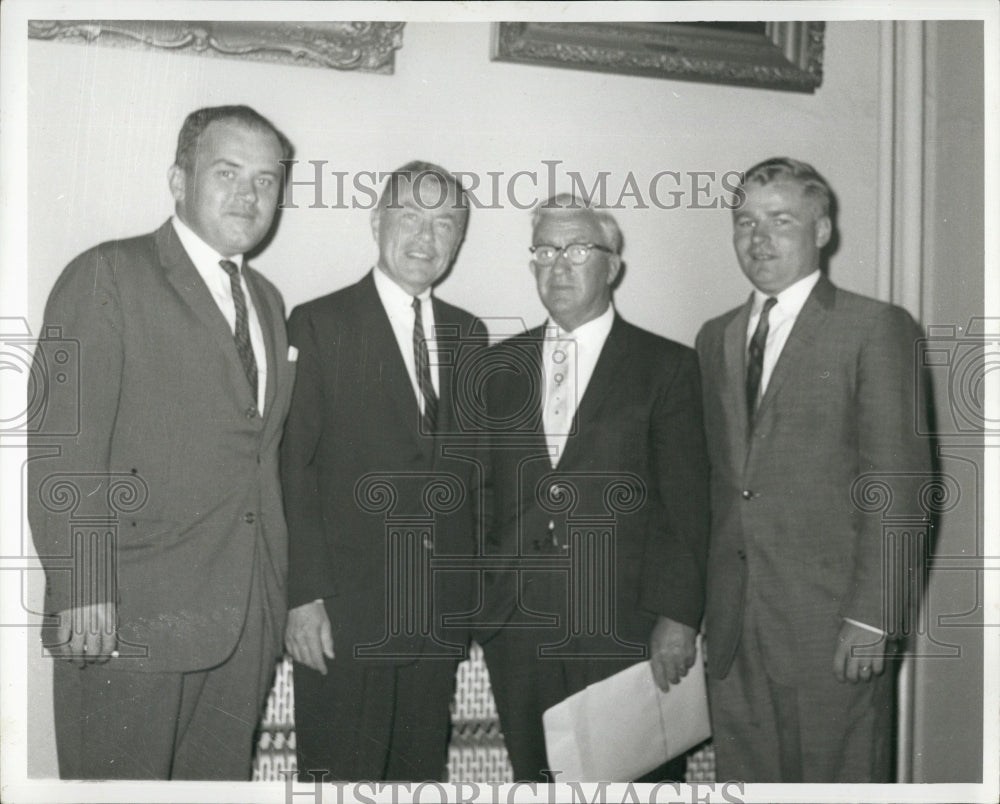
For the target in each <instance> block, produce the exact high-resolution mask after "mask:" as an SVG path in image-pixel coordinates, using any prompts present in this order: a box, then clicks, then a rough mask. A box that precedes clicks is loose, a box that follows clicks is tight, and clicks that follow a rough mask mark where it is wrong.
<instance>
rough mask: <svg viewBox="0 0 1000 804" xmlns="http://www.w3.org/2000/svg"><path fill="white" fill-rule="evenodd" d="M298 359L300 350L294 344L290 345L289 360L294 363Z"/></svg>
mask: <svg viewBox="0 0 1000 804" xmlns="http://www.w3.org/2000/svg"><path fill="white" fill-rule="evenodd" d="M298 359H299V350H298V349H296V348H295V347H294V346H289V347H288V362H289V363H294V362H295V361H296V360H298Z"/></svg>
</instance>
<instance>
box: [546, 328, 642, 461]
mask: <svg viewBox="0 0 1000 804" xmlns="http://www.w3.org/2000/svg"><path fill="white" fill-rule="evenodd" d="M628 353H629V350H628V330H627V329H626V326H625V322H624V321H622V319H621V318H619V316H618V314H617V313H615V318H614V322H613V323H612V325H611V331H610V332H609V333H608V337H607V340H605V341H604V347H603V348H602V349H601V354H600V356H599V357H598V358H597V363H596V365H595V366H594V373H593V374H592V375H591V376H590V382H588V383H587V389H586V390H585V391H584V392H583V398H582V399H580V403H579V404H578V405H577V408H576V415H575V416H574V417H573V425H572V427H571V428H570V437H569V438H568V439H567V441H566V448H565V449H564V450H563V454H562V455H561V456H559V463H558V464H557V466H563V465H564V464H566V463H569V460H570V458H571V457H572V456H573V455H574V454H575V453H576V452H577V450H579V449H581V448H583V447H586V446H588V445H587V444H586V439H585V438H584V433H586V431H587V428H588V427H589V425H590V423H591V422H592V421H593V419H594V417H595V416H597V414H598V412H599V411H600V409H601V404H602V403H603V402H604V400H605V398H606V397H607V395H608V393H609V392H610V391H611V388H612V387H613V386H614V385H615V378H616V377H617V376H618V374H619V372H621V370H622V367H623V366H624V365H625V361H626V360H627V359H628ZM542 404H545V403H544V401H543V402H542Z"/></svg>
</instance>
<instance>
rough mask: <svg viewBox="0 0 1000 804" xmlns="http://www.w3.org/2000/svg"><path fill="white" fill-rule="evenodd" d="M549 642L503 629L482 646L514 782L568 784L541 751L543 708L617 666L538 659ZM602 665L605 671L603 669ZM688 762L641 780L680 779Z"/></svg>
mask: <svg viewBox="0 0 1000 804" xmlns="http://www.w3.org/2000/svg"><path fill="white" fill-rule="evenodd" d="M549 642H552V634H551V631H542V632H540V631H537V630H533V629H530V628H527V629H524V628H502V629H500V630H499V631H497V632H496V634H495V635H494V636H493V637H492V638H490V639H489V640H488V641H486V643H485V644H484V645H483V655H484V657H485V659H486V667H487V670H488V671H489V674H490V686H491V687H492V689H493V699H494V701H496V705H497V714H498V715H499V716H500V729H501V730H502V731H503V737H504V743H505V745H506V746H507V754H508V756H509V757H510V764H511V766H512V768H513V769H514V779H515V780H516V781H529V782H546V781H554V782H572V781H578V780H576V779H567V778H565V776H563V775H561V773H560V769H559V768H550V766H549V762H548V757H547V754H546V751H545V730H544V727H543V725H542V715H543V714H544V712H545V710H546V709H548V708H549V707H551V706H554V705H555V704H557V703H559V702H560V701H562V700H565V699H566V698H568V697H569V696H570V695H573V694H574V693H577V692H579V691H580V690H582V689H584V688H586V687H587V685H588V684H589V683H592V682H593V681H596V680H598V679H599V678H602V677H606V676H607V675H610V674H611V673H612V672H614V671H615V670H620V669H624V667H625V666H627V664H628V663H627V662H624V663H622V665H621V666H617V665H615V666H613V667H612V666H611V665H610V664H609V663H607V662H604V663H603V665H604V666H603V668H602V669H601V671H600V672H595V671H594V668H592V667H588V666H586V663H587V662H590V661H593V660H588V659H585V658H549V657H539V655H538V646H539V645H541V644H545V643H549ZM605 668H606V669H605ZM686 767H687V760H686V758H685V757H683V756H681V757H678V758H676V759H674V760H671V761H670V762H668V763H666V764H664V765H662V766H660V767H659V768H656V769H655V770H654V771H652V772H650V773H649V774H647V775H646V776H644V777H642V779H641V780H637V781H642V782H660V781H682V780H683V779H684V773H685V769H686Z"/></svg>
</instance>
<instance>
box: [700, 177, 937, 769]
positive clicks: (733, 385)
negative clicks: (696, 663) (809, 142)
mask: <svg viewBox="0 0 1000 804" xmlns="http://www.w3.org/2000/svg"><path fill="white" fill-rule="evenodd" d="M737 201H738V203H737V205H736V206H735V208H734V210H733V227H734V230H733V244H734V246H735V249H736V255H737V258H738V260H739V263H740V267H741V268H742V269H743V272H744V274H746V276H747V278H748V279H749V280H750V282H751V283H752V284H753V286H754V292H753V293H752V294H751V297H750V299H749V300H748V301H747V302H746V303H745V304H743V305H741V306H740V307H738V308H736V309H735V310H731V311H730V312H728V313H726V314H725V315H723V316H721V317H719V318H716V319H713V320H712V321H709V322H708V323H707V324H705V326H704V327H703V328H702V331H701V332H700V334H699V335H698V339H697V350H698V356H699V359H700V361H701V370H702V382H703V387H704V397H705V426H706V432H707V435H708V443H709V455H710V459H711V466H712V536H711V546H710V550H709V561H708V598H707V603H706V613H705V631H706V638H707V652H708V672H709V701H710V705H711V713H712V728H713V735H714V736H713V739H714V744H715V753H716V767H717V778H718V779H720V780H721V779H740V780H743V781H748V782H827V783H829V782H884V781H890V780H891V778H890V777H891V755H892V752H891V734H892V718H891V715H892V703H893V672H892V666H893V664H892V662H891V661H889V657H888V654H889V650H888V649H887V636H889V635H891V634H893V633H894V632H895V631H896V630H897V625H896V623H895V622H894V621H893V620H892V619H891V617H890V612H891V611H893V610H895V608H896V607H895V606H893V607H890V606H887V605H886V603H887V602H889V600H890V598H889V596H890V595H892V593H893V590H892V589H889V588H886V587H885V586H884V584H883V580H882V579H883V575H884V574H885V573H886V572H887V571H888V569H889V567H888V565H887V564H886V562H887V561H889V560H891V559H890V557H889V556H888V554H887V551H886V549H885V547H886V546H885V545H884V544H883V538H882V525H881V522H880V520H879V517H878V515H876V514H871V513H865V512H863V511H862V510H860V509H859V508H858V506H856V505H855V504H854V503H853V501H852V487H853V486H854V484H855V482H856V481H858V480H859V478H861V477H862V476H863V475H868V474H872V473H875V474H876V475H877V476H878V477H879V478H880V479H881V480H883V481H884V483H885V484H886V485H885V488H888V489H889V490H890V493H891V494H892V496H893V499H894V505H895V506H897V510H898V511H900V512H902V513H906V512H907V511H908V510H910V509H911V508H913V507H914V505H915V503H916V496H917V495H916V494H914V493H913V491H914V484H916V483H919V482H920V481H922V480H923V479H925V475H924V473H926V472H927V471H928V468H929V449H928V447H927V445H926V443H924V442H922V441H921V440H920V439H919V438H917V436H916V435H915V433H916V432H918V428H917V421H916V416H917V415H921V414H920V411H919V410H918V409H917V404H916V403H915V400H916V399H917V393H916V387H915V384H914V370H915V369H914V366H915V360H914V348H915V343H916V341H917V340H918V339H919V338H920V331H919V329H918V328H917V327H916V325H915V324H914V322H913V320H912V319H911V318H910V316H909V315H908V314H907V313H906V312H905V311H904V310H902V309H900V308H899V307H894V306H892V305H889V304H885V303H882V302H878V301H875V300H872V299H868V298H864V297H862V296H857V295H855V294H853V293H848V292H846V291H843V290H840V289H839V288H836V287H834V286H833V284H831V282H830V281H829V280H828V279H827V278H826V276H825V275H823V274H822V273H821V272H820V260H821V253H822V251H823V249H824V247H825V246H826V245H827V244H828V243H829V241H830V238H831V235H832V233H833V224H832V222H831V218H830V203H831V192H830V188H829V187H828V185H827V183H826V182H825V180H824V179H823V178H822V177H821V176H819V174H817V173H816V171H815V170H814V169H813V168H812V167H811V166H810V165H807V164H805V163H803V162H799V161H797V160H794V159H787V158H775V159H770V160H767V161H765V162H762V163H760V164H758V165H756V166H755V167H753V168H751V169H750V170H749V171H748V172H747V174H746V176H745V178H744V181H743V183H742V185H741V186H740V188H739V190H738V192H737ZM917 513H919V509H918V510H917Z"/></svg>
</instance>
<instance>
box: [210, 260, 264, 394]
mask: <svg viewBox="0 0 1000 804" xmlns="http://www.w3.org/2000/svg"><path fill="white" fill-rule="evenodd" d="M219 265H221V266H222V270H223V271H225V272H226V273H227V274H229V286H230V288H231V289H232V291H233V304H234V305H235V307H236V334H235V340H236V351H237V352H238V353H239V356H240V362H241V363H242V364H243V371H245V372H246V375H247V381H248V382H249V383H250V390H251V391H252V392H253V401H254V404H255V405H256V404H257V361H256V360H255V359H254V356H253V346H251V345H250V318H249V316H248V314H247V300H246V297H245V296H244V295H243V285H242V283H241V282H240V269H239V268H238V267H237V266H236V263H235V262H233V261H232V260H219Z"/></svg>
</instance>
